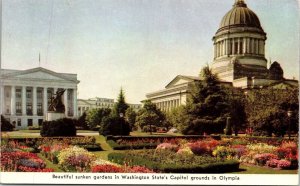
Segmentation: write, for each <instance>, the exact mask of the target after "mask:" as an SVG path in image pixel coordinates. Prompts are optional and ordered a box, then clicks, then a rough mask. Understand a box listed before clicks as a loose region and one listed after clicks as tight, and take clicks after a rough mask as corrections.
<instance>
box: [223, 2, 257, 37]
mask: <svg viewBox="0 0 300 186" xmlns="http://www.w3.org/2000/svg"><path fill="white" fill-rule="evenodd" d="M232 27H253V28H258V29H260V30H262V31H263V29H262V27H261V24H260V21H259V18H258V16H257V15H256V14H255V13H254V12H253V11H252V10H250V9H249V8H248V7H247V4H246V3H245V2H244V0H236V1H235V4H234V5H233V8H232V9H231V10H230V11H229V12H227V13H226V14H225V16H224V17H223V19H222V21H221V23H220V27H219V30H218V31H221V30H224V29H229V28H232Z"/></svg>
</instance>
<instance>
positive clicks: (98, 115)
mask: <svg viewBox="0 0 300 186" xmlns="http://www.w3.org/2000/svg"><path fill="white" fill-rule="evenodd" d="M110 113H111V109H109V108H97V109H91V110H89V111H88V112H87V115H86V122H87V125H88V126H89V128H90V129H93V128H96V127H97V126H100V124H101V122H102V119H103V118H104V117H105V116H108V115H110Z"/></svg>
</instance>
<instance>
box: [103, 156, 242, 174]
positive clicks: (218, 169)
mask: <svg viewBox="0 0 300 186" xmlns="http://www.w3.org/2000/svg"><path fill="white" fill-rule="evenodd" d="M108 160H109V161H112V162H114V163H118V164H125V163H126V164H129V165H131V166H132V165H139V166H145V167H147V168H149V169H153V170H155V171H159V172H164V173H225V172H234V171H238V170H239V165H240V163H239V162H238V161H236V160H226V161H224V162H216V163H210V164H201V165H200V164H199V165H188V166H180V165H176V164H161V163H157V162H153V161H149V160H147V159H145V158H141V157H133V156H127V155H126V154H124V153H116V152H113V153H110V154H108Z"/></svg>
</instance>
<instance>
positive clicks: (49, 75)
mask: <svg viewBox="0 0 300 186" xmlns="http://www.w3.org/2000/svg"><path fill="white" fill-rule="evenodd" d="M3 78H6V79H23V80H26V79H27V80H48V81H74V82H77V79H73V78H70V77H68V76H65V75H63V74H60V73H56V72H53V71H51V70H47V69H44V68H41V67H39V68H34V69H29V70H24V71H16V72H13V73H8V74H5V75H3Z"/></svg>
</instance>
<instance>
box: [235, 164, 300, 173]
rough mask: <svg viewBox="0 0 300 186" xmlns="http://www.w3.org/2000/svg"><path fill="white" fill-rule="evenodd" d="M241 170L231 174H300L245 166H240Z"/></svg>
mask: <svg viewBox="0 0 300 186" xmlns="http://www.w3.org/2000/svg"><path fill="white" fill-rule="evenodd" d="M240 169H241V170H240V171H239V172H232V173H230V174H298V170H278V169H271V168H267V167H260V166H255V165H244V164H240Z"/></svg>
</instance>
